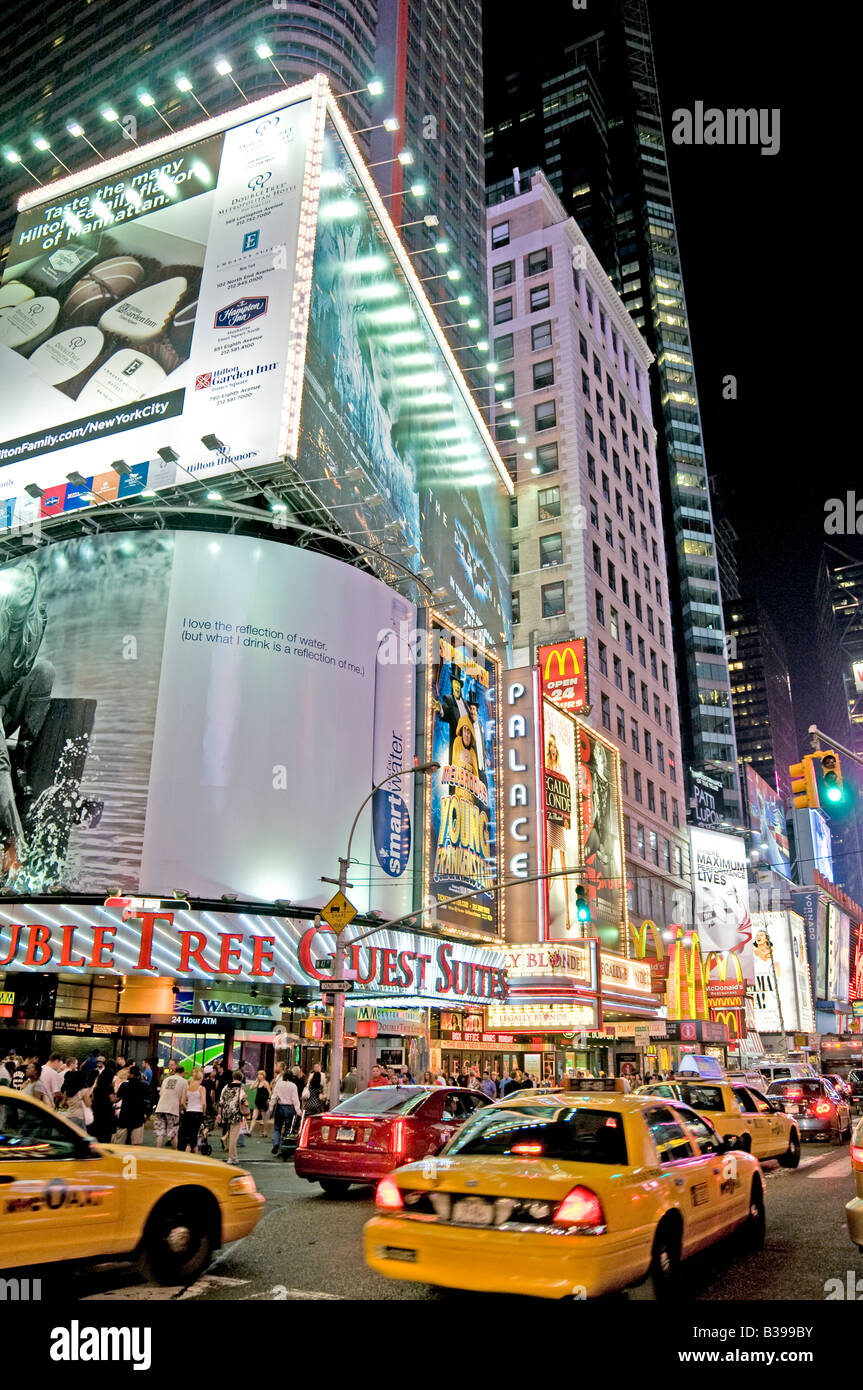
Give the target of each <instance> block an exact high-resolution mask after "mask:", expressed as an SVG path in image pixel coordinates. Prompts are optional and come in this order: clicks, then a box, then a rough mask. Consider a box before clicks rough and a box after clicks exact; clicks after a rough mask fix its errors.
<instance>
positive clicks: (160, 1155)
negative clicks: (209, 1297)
mask: <svg viewBox="0 0 863 1390" xmlns="http://www.w3.org/2000/svg"><path fill="white" fill-rule="evenodd" d="M263 1205H264V1198H263V1197H262V1196H261V1194H260V1193H259V1192H258V1191H257V1190H256V1188H255V1180H254V1178H253V1177H252V1175H251V1174H250V1173H245V1172H243V1171H242V1170H237V1169H236V1168H229V1167H227V1166H226V1165H225V1164H224V1163H219V1162H218V1161H217V1160H216V1159H211V1158H202V1157H199V1156H198V1155H196V1154H190V1153H179V1152H177V1151H176V1150H174V1149H147V1148H143V1147H141V1146H134V1147H133V1146H132V1145H126V1144H95V1143H93V1141H92V1140H91V1139H89V1138H88V1136H87V1135H86V1134H84V1133H82V1131H81V1130H79V1129H77V1128H76V1127H75V1125H73V1124H71V1123H70V1122H69V1121H68V1120H66V1119H64V1118H63V1116H62V1115H60V1114H58V1113H56V1112H55V1111H53V1110H51V1109H49V1108H48V1106H46V1105H43V1104H41V1102H39V1101H37V1100H34V1099H32V1098H31V1097H29V1096H24V1095H22V1094H21V1093H20V1092H19V1091H13V1090H11V1089H10V1088H9V1087H7V1086H0V1231H2V1239H0V1270H2V1269H14V1268H18V1267H21V1266H24V1265H32V1264H35V1263H39V1264H48V1263H51V1262H54V1261H57V1260H88V1259H95V1258H99V1259H102V1258H105V1257H108V1256H125V1257H128V1258H130V1259H135V1260H136V1262H137V1264H138V1267H139V1268H140V1270H141V1271H142V1273H143V1274H144V1275H145V1276H146V1277H147V1278H150V1279H154V1280H155V1281H156V1282H158V1283H162V1284H179V1283H188V1282H191V1281H192V1280H193V1279H195V1278H197V1276H198V1274H200V1272H201V1271H202V1270H203V1269H204V1267H205V1266H206V1264H207V1263H208V1261H209V1259H210V1256H211V1254H212V1252H213V1251H214V1250H216V1249H217V1248H218V1247H219V1246H220V1245H227V1244H228V1243H229V1242H230V1241H233V1240H239V1239H240V1237H241V1236H245V1235H248V1233H249V1232H250V1231H252V1230H253V1229H254V1227H255V1226H256V1225H257V1222H258V1219H259V1217H260V1215H261V1210H262V1208H263Z"/></svg>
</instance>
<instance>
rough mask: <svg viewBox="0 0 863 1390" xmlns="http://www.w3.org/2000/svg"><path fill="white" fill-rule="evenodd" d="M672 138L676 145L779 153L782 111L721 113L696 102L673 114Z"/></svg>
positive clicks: (750, 109) (731, 111)
mask: <svg viewBox="0 0 863 1390" xmlns="http://www.w3.org/2000/svg"><path fill="white" fill-rule="evenodd" d="M671 122H672V125H671V138H672V140H673V141H674V144H675V145H760V146H761V153H762V154H778V153H779V109H778V107H773V108H772V109H768V108H767V107H766V106H762V107H760V108H758V109H756V108H755V107H754V106H751V107H749V108H748V109H746V110H743V109H739V108H738V109H734V110H726V111H721V110H720V109H719V108H718V107H716V106H708V107H707V109H706V110H705V107H704V102H703V101H697V102H696V103H695V106H694V108H693V109H692V110H691V111H690V110H689V109H688V108H686V107H682V106H681V107H678V109H677V110H676V111H673V112H672V114H671Z"/></svg>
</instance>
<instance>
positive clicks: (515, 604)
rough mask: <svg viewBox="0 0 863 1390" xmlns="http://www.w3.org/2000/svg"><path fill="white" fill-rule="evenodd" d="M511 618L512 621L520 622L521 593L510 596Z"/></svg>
mask: <svg viewBox="0 0 863 1390" xmlns="http://www.w3.org/2000/svg"><path fill="white" fill-rule="evenodd" d="M512 620H513V622H514V623H520V622H521V595H520V594H513V596H512Z"/></svg>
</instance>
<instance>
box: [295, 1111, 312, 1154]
mask: <svg viewBox="0 0 863 1390" xmlns="http://www.w3.org/2000/svg"><path fill="white" fill-rule="evenodd" d="M311 1123H312V1120H311V1116H310V1115H307V1116H306V1118H305V1119H304V1120H303V1123H302V1124H301V1125H300V1136H299V1138H298V1139H297V1148H298V1149H304V1148H305V1147H306V1145H307V1143H308V1139H309V1128H310V1126H311Z"/></svg>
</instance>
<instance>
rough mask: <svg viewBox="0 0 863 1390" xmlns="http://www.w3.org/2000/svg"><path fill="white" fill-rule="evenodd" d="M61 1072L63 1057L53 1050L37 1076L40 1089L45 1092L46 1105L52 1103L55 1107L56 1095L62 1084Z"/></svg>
mask: <svg viewBox="0 0 863 1390" xmlns="http://www.w3.org/2000/svg"><path fill="white" fill-rule="evenodd" d="M62 1072H63V1058H62V1057H61V1056H60V1054H59V1052H53V1053H52V1054H51V1056H50V1057H49V1059H48V1061H47V1062H46V1063H45V1066H44V1067H43V1068H42V1075H41V1076H40V1077H39V1081H40V1083H41V1086H42V1090H43V1091H44V1092H45V1104H46V1105H53V1106H54V1107H55V1108H56V1105H57V1097H58V1095H59V1094H60V1091H61V1089H62V1086H63V1076H62Z"/></svg>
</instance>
